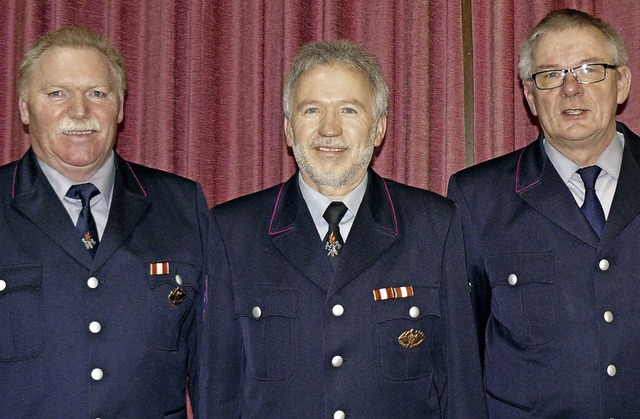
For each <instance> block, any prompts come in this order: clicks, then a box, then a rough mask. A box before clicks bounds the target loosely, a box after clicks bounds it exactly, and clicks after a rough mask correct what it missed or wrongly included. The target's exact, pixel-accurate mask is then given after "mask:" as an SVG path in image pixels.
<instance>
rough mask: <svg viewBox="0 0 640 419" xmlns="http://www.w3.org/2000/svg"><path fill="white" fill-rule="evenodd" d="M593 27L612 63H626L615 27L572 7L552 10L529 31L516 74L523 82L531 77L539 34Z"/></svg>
mask: <svg viewBox="0 0 640 419" xmlns="http://www.w3.org/2000/svg"><path fill="white" fill-rule="evenodd" d="M589 26H591V27H594V28H596V29H597V30H599V31H600V32H601V33H602V35H603V36H604V37H605V39H606V41H607V49H608V52H609V54H611V58H612V59H613V63H611V64H613V65H615V66H622V65H627V62H628V56H627V50H626V49H625V47H624V43H623V42H622V38H620V35H618V33H617V32H616V30H615V29H613V27H612V26H611V25H609V24H608V23H606V22H604V21H603V20H601V19H598V18H597V17H594V16H591V15H590V14H588V13H585V12H581V11H579V10H574V9H560V10H554V11H553V12H551V13H549V14H548V15H547V16H545V17H544V18H543V19H542V20H541V21H540V23H538V24H537V25H536V27H535V28H533V30H531V32H530V33H529V36H528V37H527V39H526V40H525V41H524V43H523V44H522V47H521V48H520V62H519V63H518V74H519V76H520V80H522V82H523V83H524V82H525V81H526V80H528V79H530V78H531V74H532V73H533V50H534V49H535V47H536V45H537V43H538V39H539V38H540V36H542V35H544V34H546V33H549V32H554V31H562V30H564V29H570V28H583V27H589Z"/></svg>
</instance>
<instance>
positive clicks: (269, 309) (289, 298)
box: [234, 285, 299, 381]
mask: <svg viewBox="0 0 640 419" xmlns="http://www.w3.org/2000/svg"><path fill="white" fill-rule="evenodd" d="M234 293H235V298H236V318H237V319H238V320H239V321H240V323H241V328H242V339H243V343H244V351H245V354H246V358H247V368H248V370H249V372H250V374H251V375H252V377H253V378H255V379H257V380H264V381H281V380H286V379H287V378H289V377H291V376H292V375H293V373H294V371H295V364H296V361H297V358H296V329H295V326H296V325H295V319H296V315H297V313H298V294H299V290H298V288H297V287H295V286H286V285H284V286H283V285H256V286H240V287H236V288H235V289H234Z"/></svg>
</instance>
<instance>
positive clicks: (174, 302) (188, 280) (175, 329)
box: [144, 261, 200, 351]
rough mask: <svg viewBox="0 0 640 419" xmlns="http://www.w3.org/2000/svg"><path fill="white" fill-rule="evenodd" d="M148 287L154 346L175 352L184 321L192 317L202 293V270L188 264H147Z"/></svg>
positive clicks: (151, 334) (151, 337)
mask: <svg viewBox="0 0 640 419" xmlns="http://www.w3.org/2000/svg"><path fill="white" fill-rule="evenodd" d="M144 266H145V268H146V269H149V271H147V281H148V283H149V301H148V303H149V309H148V315H149V316H150V317H149V331H150V332H149V333H150V342H151V345H152V346H153V347H154V348H156V349H160V350H164V351H176V350H178V347H179V341H180V334H181V332H182V327H183V325H184V323H185V320H186V319H187V317H189V315H193V310H194V300H195V298H196V295H197V294H199V293H200V288H199V285H198V284H199V275H200V270H199V269H198V268H197V267H196V266H194V265H191V264H189V263H185V262H177V261H170V262H164V263H162V264H160V263H153V262H151V263H150V262H148V261H147V262H145V264H144Z"/></svg>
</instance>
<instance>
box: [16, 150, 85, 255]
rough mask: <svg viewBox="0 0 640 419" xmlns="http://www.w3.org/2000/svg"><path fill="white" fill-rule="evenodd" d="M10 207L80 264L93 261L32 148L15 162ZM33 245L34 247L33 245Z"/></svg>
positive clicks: (35, 244)
mask: <svg viewBox="0 0 640 419" xmlns="http://www.w3.org/2000/svg"><path fill="white" fill-rule="evenodd" d="M11 206H12V207H13V208H15V209H16V210H18V211H20V212H21V213H22V214H23V215H24V216H25V217H27V218H28V219H29V220H30V221H31V222H32V223H33V224H35V225H36V226H38V228H40V229H41V230H42V232H43V233H44V234H46V235H47V236H49V237H50V238H51V240H53V241H54V242H55V243H56V244H57V245H58V246H60V247H61V248H62V249H64V250H65V251H66V252H67V253H68V254H69V255H70V256H71V257H73V258H74V259H76V260H77V261H78V262H80V263H82V264H83V265H85V266H87V267H90V266H91V265H93V259H92V258H91V255H90V254H89V252H88V251H87V250H86V249H85V247H84V245H83V244H82V242H81V241H80V238H79V237H78V233H77V230H76V228H75V226H74V225H73V221H71V218H70V217H69V214H68V213H67V211H66V210H65V209H64V206H63V205H62V203H61V202H60V199H59V198H58V196H57V195H56V193H55V191H54V190H53V188H52V187H51V184H50V183H49V181H48V180H47V178H46V176H45V175H44V172H42V170H41V169H40V166H39V165H38V162H37V158H36V156H35V153H34V152H33V150H32V149H29V150H28V151H27V153H26V154H25V155H24V157H23V158H22V159H21V160H20V161H19V162H18V164H17V166H16V171H15V174H14V178H13V188H12V200H11ZM37 245H38V244H37V243H34V246H37Z"/></svg>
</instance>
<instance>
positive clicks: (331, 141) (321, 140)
mask: <svg viewBox="0 0 640 419" xmlns="http://www.w3.org/2000/svg"><path fill="white" fill-rule="evenodd" d="M342 142H343V141H342V138H341V137H316V138H314V139H313V140H311V144H309V146H310V147H311V148H315V147H333V148H347V146H346V145H344V144H343V143H342Z"/></svg>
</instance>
